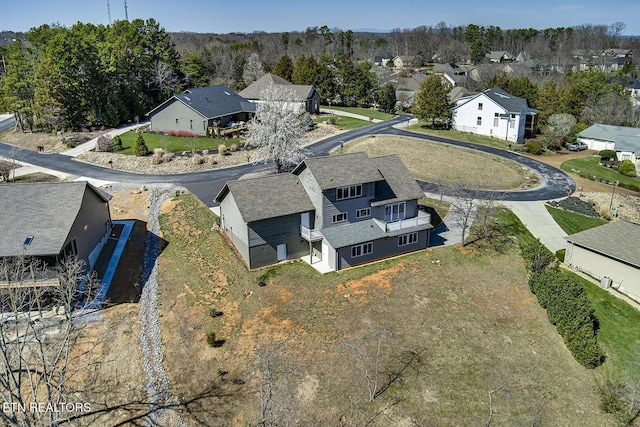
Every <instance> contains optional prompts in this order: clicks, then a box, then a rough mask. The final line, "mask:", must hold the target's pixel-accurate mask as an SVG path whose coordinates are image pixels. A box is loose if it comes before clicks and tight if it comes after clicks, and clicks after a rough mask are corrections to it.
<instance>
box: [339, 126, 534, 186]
mask: <svg viewBox="0 0 640 427" xmlns="http://www.w3.org/2000/svg"><path fill="white" fill-rule="evenodd" d="M355 151H365V152H367V153H368V154H369V155H370V156H384V155H387V154H397V155H398V156H400V158H401V159H402V161H403V162H404V164H405V165H406V166H407V168H408V169H409V171H411V174H412V175H413V176H414V177H415V178H417V179H421V180H424V181H429V182H436V183H438V182H441V183H452V182H471V183H473V184H474V185H475V186H477V188H486V189H494V190H512V189H518V188H523V187H527V188H530V187H531V186H535V185H537V182H538V178H537V176H536V175H535V174H533V173H532V172H531V171H529V170H527V169H525V168H523V167H522V166H520V165H518V164H517V163H515V162H511V161H509V160H505V159H502V158H499V157H496V156H491V155H488V154H483V153H479V152H475V151H472V150H467V149H464V148H458V147H453V146H450V145H446V144H440V143H437V142H429V141H424V140H422V139H413V138H403V137H392V136H383V137H379V136H377V137H367V138H363V139H360V140H358V141H354V142H351V143H349V144H347V145H346V146H345V147H344V152H347V153H348V152H355ZM496 177H499V179H496Z"/></svg>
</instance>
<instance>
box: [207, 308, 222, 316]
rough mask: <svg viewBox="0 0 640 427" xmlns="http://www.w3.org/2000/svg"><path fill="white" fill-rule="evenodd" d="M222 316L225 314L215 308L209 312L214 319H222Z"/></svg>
mask: <svg viewBox="0 0 640 427" xmlns="http://www.w3.org/2000/svg"><path fill="white" fill-rule="evenodd" d="M222 314H223V313H222V312H221V311H218V310H216V309H215V308H212V309H211V310H209V316H211V317H213V318H216V317H220V316H222Z"/></svg>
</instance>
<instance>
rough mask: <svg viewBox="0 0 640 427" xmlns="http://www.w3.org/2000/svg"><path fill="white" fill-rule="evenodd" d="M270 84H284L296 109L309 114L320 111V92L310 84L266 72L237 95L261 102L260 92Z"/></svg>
mask: <svg viewBox="0 0 640 427" xmlns="http://www.w3.org/2000/svg"><path fill="white" fill-rule="evenodd" d="M270 85H279V86H286V87H287V88H288V89H289V90H290V91H291V93H292V94H293V99H291V102H292V103H294V105H297V106H298V107H297V108H296V110H297V111H306V112H307V113H310V114H315V113H318V112H320V94H319V93H318V91H317V90H316V89H315V88H314V87H313V86H312V85H294V84H293V83H291V82H289V81H287V80H285V79H283V78H282V77H280V76H278V75H277V74H271V73H267V74H265V75H264V76H262V77H260V78H259V79H258V80H256V81H255V82H253V83H251V84H250V85H249V86H247V87H246V88H245V89H243V90H242V91H240V93H239V95H240V96H242V97H243V98H246V99H248V100H249V101H251V102H257V103H259V102H261V101H262V100H261V96H262V92H263V91H264V90H265V89H266V88H267V87H269V86H270Z"/></svg>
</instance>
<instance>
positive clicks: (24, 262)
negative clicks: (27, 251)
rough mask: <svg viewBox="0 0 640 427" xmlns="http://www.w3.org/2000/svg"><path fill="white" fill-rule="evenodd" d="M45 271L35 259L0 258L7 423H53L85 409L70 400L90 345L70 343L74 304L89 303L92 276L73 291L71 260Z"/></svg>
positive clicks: (0, 351) (0, 381) (76, 278)
mask: <svg viewBox="0 0 640 427" xmlns="http://www.w3.org/2000/svg"><path fill="white" fill-rule="evenodd" d="M51 273H52V271H51V269H49V268H47V266H46V265H44V264H43V263H41V262H39V261H38V260H36V259H32V258H27V257H13V258H2V259H0V286H1V288H0V307H1V309H2V312H1V313H0V398H1V399H2V403H3V411H2V412H1V413H0V418H2V420H3V421H4V422H5V424H7V425H20V426H22V425H24V426H53V425H58V424H59V423H60V422H63V421H65V420H67V419H69V418H72V417H76V416H79V415H81V413H85V412H88V411H90V409H91V408H90V403H88V402H75V401H74V400H73V398H74V397H75V398H76V399H77V394H75V392H77V391H78V390H74V387H75V386H76V384H78V382H77V381H76V380H77V379H78V376H79V374H81V373H82V372H83V371H84V370H85V369H87V368H88V367H89V366H90V365H91V364H92V363H94V360H93V357H92V350H93V348H95V346H89V348H86V349H82V350H80V349H77V348H74V344H75V343H76V340H77V338H78V336H79V334H80V332H81V331H82V329H83V326H82V322H79V321H78V315H80V314H82V313H83V312H84V310H85V309H83V308H80V306H76V304H77V303H80V302H83V303H85V304H86V303H89V304H88V305H87V307H89V306H91V305H92V304H91V302H92V296H93V294H94V292H93V291H94V289H95V280H94V279H93V278H92V277H88V278H86V277H85V281H84V283H83V289H84V292H83V293H84V294H83V295H81V294H80V293H79V292H78V284H79V283H80V280H81V278H82V277H83V275H84V268H83V265H82V262H80V261H77V260H76V259H75V258H68V259H66V260H64V261H62V262H61V263H60V264H59V265H58V268H57V270H56V271H55V273H57V274H54V275H52V274H51ZM72 350H75V351H72ZM88 405H89V406H88Z"/></svg>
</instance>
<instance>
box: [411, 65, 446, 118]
mask: <svg viewBox="0 0 640 427" xmlns="http://www.w3.org/2000/svg"><path fill="white" fill-rule="evenodd" d="M450 90H451V85H450V84H449V83H448V82H446V81H444V80H443V79H442V78H441V77H440V76H436V75H432V76H429V77H427V78H426V79H424V80H423V81H422V83H420V90H419V91H418V95H417V96H416V102H415V105H414V107H413V113H414V115H415V116H416V117H417V118H419V119H420V120H422V121H425V122H426V121H429V120H430V121H431V126H432V127H435V124H436V121H441V122H446V121H447V119H448V118H449V116H450V114H451V112H450V108H451V103H450V102H449V91H450Z"/></svg>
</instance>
